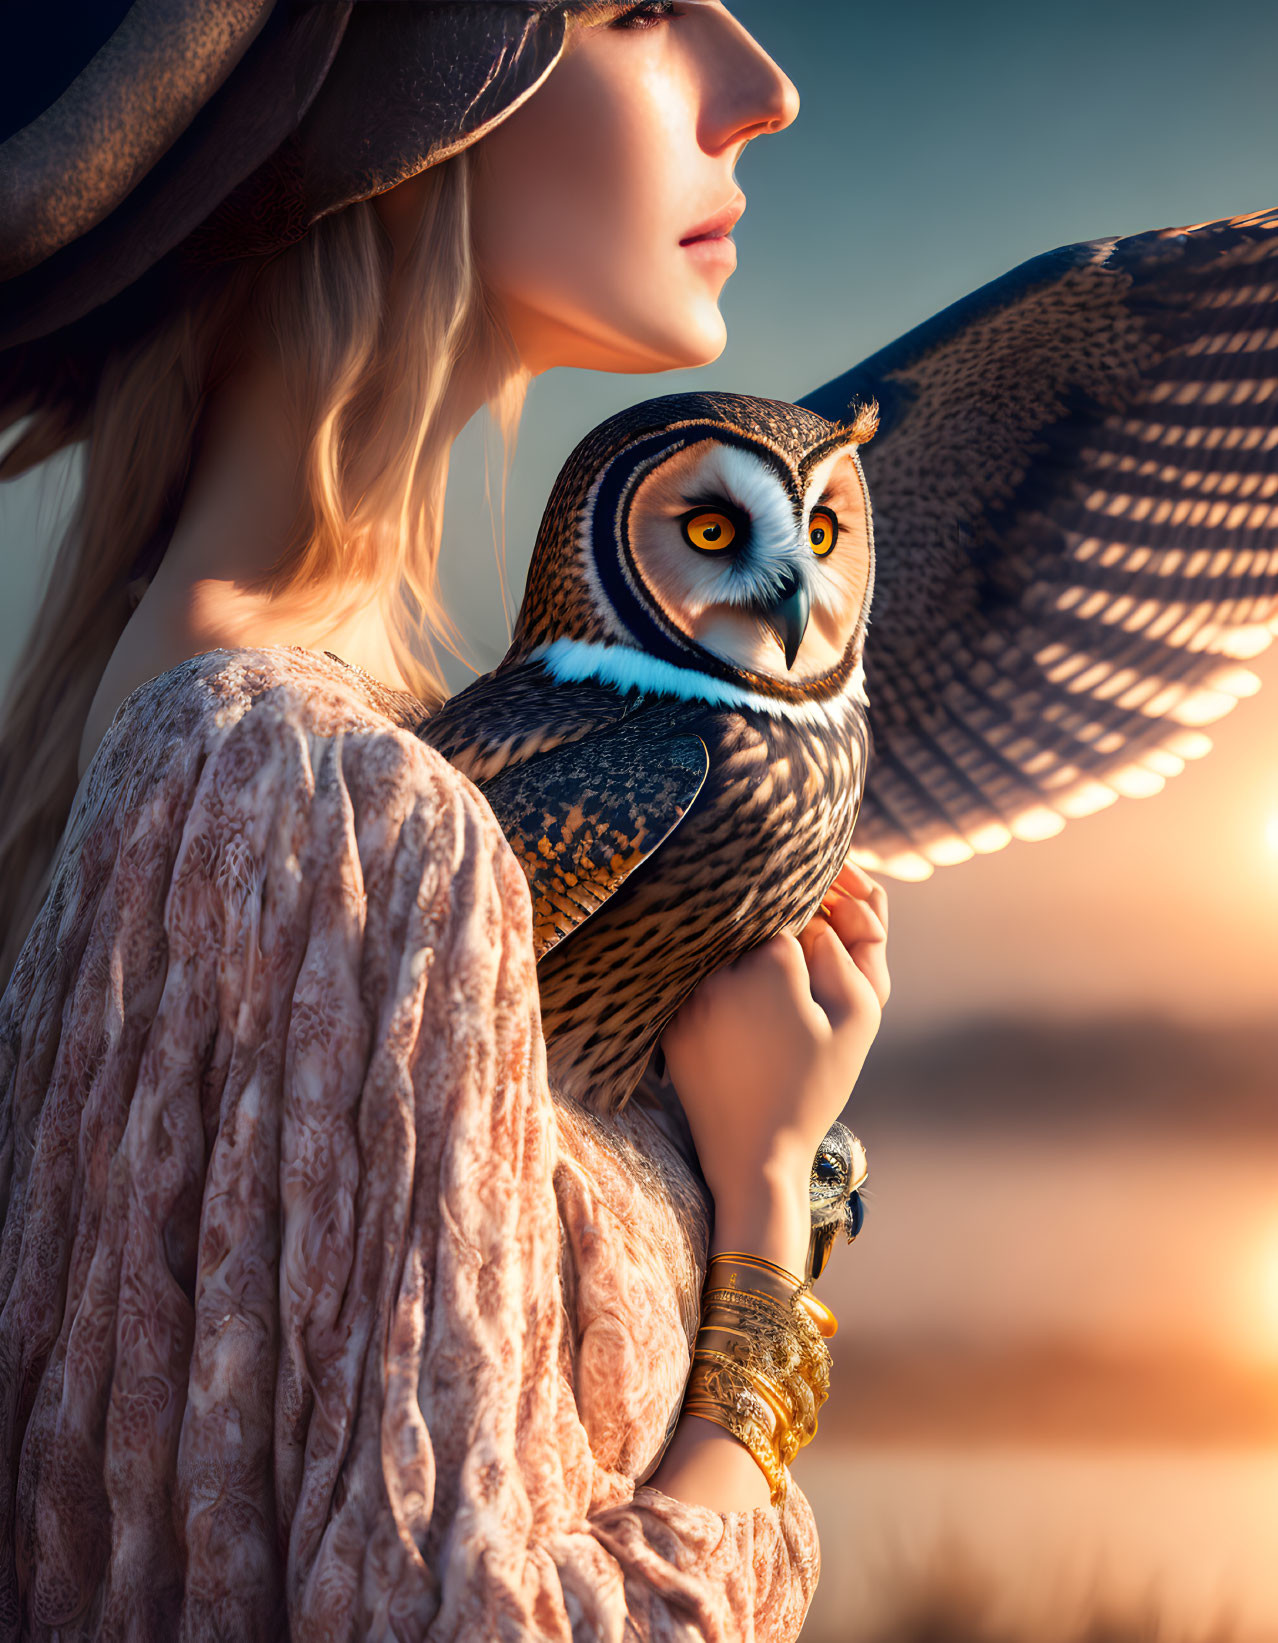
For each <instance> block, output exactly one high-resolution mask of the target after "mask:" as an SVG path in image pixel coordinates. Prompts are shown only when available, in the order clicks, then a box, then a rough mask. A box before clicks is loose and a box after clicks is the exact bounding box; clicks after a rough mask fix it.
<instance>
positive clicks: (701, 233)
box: [679, 194, 746, 267]
mask: <svg viewBox="0 0 1278 1643" xmlns="http://www.w3.org/2000/svg"><path fill="white" fill-rule="evenodd" d="M745 208H746V201H745V195H744V194H738V195H737V197H736V199H734V200H731V201H730V202H729V203H728V204H727V205H726V206H724V208H723V210H722V211H717V212H716V213H715V215H714V216H713V217H709V218H707V220H706V221H705V222H703V223H702V224H701V225H700V227H698V228H695V229H693V231H692V233H691V234H687V235H685V236H684V238H683V239H681V240H680V241H679V244H680V245H681V246H682V247H683V249H684V250H685V251H688V252H690V253H691V254H692V255H693V256H694V257H696V258H697V260H698V261H699V262H711V263H725V262H726V263H729V264H731V265H732V266H733V267H735V266H736V261H737V248H736V245H735V244H734V243H733V240H732V230H733V228H734V226H735V225H736V224H737V222H739V221H740V218H741V213H742V212H743V211H744V210H745Z"/></svg>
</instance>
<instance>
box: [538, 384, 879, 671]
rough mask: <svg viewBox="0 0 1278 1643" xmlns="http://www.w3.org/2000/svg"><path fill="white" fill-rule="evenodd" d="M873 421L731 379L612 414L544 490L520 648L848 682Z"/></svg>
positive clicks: (865, 587)
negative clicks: (608, 651)
mask: <svg viewBox="0 0 1278 1643" xmlns="http://www.w3.org/2000/svg"><path fill="white" fill-rule="evenodd" d="M874 423H875V413H874V411H873V409H872V408H869V409H867V410H865V411H863V412H861V413H860V414H859V415H858V416H857V417H856V418H855V419H854V420H853V421H852V422H851V423H846V424H842V425H836V424H834V423H830V422H827V421H826V420H825V419H824V418H823V417H819V416H817V415H816V414H815V413H813V412H811V411H807V410H804V409H802V408H801V407H798V406H794V405H785V404H782V403H780V402H778V401H775V400H766V399H750V398H747V397H745V396H743V395H738V394H673V395H669V396H666V397H664V398H661V399H653V400H648V401H646V402H644V403H643V404H641V405H636V406H632V407H631V408H630V409H629V410H627V411H623V412H622V413H621V414H620V415H618V416H615V417H612V418H610V420H609V421H607V422H604V423H602V424H601V425H600V426H599V427H598V428H596V429H595V430H594V431H593V433H591V434H589V435H588V436H587V437H586V439H584V440H583V441H582V443H581V444H580V445H579V446H578V447H577V449H576V450H575V451H574V452H573V454H572V456H571V457H570V458H569V460H568V462H567V463H566V464H565V466H564V469H563V471H562V473H561V474H560V476H559V479H558V481H557V482H556V485H555V489H554V491H553V492H552V494H551V499H550V502H549V504H548V506H547V509H546V514H545V518H544V519H543V521H542V527H541V532H540V534H539V536H538V539H537V546H536V550H535V552H534V555H533V562H532V566H531V568H530V571H529V577H528V589H527V593H526V595H525V599H524V605H523V608H522V610H521V612H520V620H519V627H518V629H517V631H516V635H515V645H514V647H513V648H514V651H515V652H516V653H518V654H520V655H524V656H526V655H528V654H529V653H530V652H533V651H536V650H539V649H545V648H547V647H549V646H551V645H555V646H556V650H557V651H558V652H563V651H564V648H565V645H569V644H572V643H574V642H575V643H576V644H577V645H578V646H589V647H599V646H607V647H620V648H621V649H623V650H626V649H628V650H632V651H634V652H637V653H638V654H639V655H640V656H642V657H646V658H649V659H651V660H653V661H655V662H657V663H658V664H666V665H673V666H674V667H676V668H682V669H685V670H687V669H691V670H694V671H696V672H698V673H701V674H709V675H710V676H712V677H715V676H717V677H719V678H729V679H732V680H735V681H738V682H740V683H743V684H746V685H748V686H749V688H750V689H752V690H754V691H760V692H763V693H764V694H768V695H774V696H782V697H785V696H796V697H799V698H805V697H811V696H814V695H821V694H824V693H825V692H826V691H827V690H831V689H836V688H841V686H842V684H843V682H844V681H845V680H846V678H847V676H848V674H849V672H850V671H851V669H852V668H853V667H855V665H856V663H857V662H858V661H859V660H860V653H861V647H862V644H863V642H864V635H865V624H866V618H867V616H868V612H869V603H870V595H871V591H872V588H873V582H874V540H873V530H872V526H871V521H870V505H869V496H868V492H867V490H866V485H865V476H864V474H863V472H862V469H861V463H860V459H859V457H858V455H857V449H858V447H859V446H860V445H862V444H864V443H865V441H866V440H867V439H869V438H870V436H871V435H872V434H873V431H874ZM635 677H636V679H638V680H641V679H642V677H643V675H642V673H638V672H637V673H636V674H635Z"/></svg>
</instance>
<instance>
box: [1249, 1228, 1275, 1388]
mask: <svg viewBox="0 0 1278 1643" xmlns="http://www.w3.org/2000/svg"><path fill="white" fill-rule="evenodd" d="M1256 1278H1257V1280H1258V1282H1257V1285H1256V1290H1255V1291H1254V1293H1255V1296H1256V1300H1257V1302H1258V1305H1257V1308H1256V1318H1255V1340H1256V1344H1257V1346H1258V1347H1259V1348H1260V1351H1261V1354H1262V1355H1263V1356H1264V1357H1265V1358H1267V1359H1272V1360H1273V1361H1274V1362H1275V1363H1278V1222H1276V1223H1275V1224H1274V1225H1273V1226H1272V1227H1270V1229H1269V1232H1268V1235H1267V1236H1266V1238H1265V1240H1264V1243H1263V1244H1262V1246H1261V1250H1260V1258H1259V1260H1258V1262H1257V1263H1256Z"/></svg>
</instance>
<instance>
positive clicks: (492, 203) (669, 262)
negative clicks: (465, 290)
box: [473, 0, 799, 372]
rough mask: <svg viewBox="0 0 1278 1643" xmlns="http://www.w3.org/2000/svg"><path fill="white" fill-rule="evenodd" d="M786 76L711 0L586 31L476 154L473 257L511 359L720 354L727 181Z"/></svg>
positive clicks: (732, 258) (792, 99)
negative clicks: (507, 338)
mask: <svg viewBox="0 0 1278 1643" xmlns="http://www.w3.org/2000/svg"><path fill="white" fill-rule="evenodd" d="M798 106H799V99H798V93H797V92H796V91H795V89H794V86H793V85H792V84H791V83H790V81H789V80H788V79H787V78H786V76H785V75H784V74H783V73H782V72H781V70H780V69H779V68H778V67H777V65H776V64H775V63H774V62H773V61H772V59H771V58H770V57H769V56H768V55H767V53H766V52H764V51H763V49H762V48H761V47H760V46H759V45H758V44H757V43H756V42H755V41H754V39H753V38H752V37H751V36H750V35H749V34H748V33H747V32H746V30H745V29H744V28H743V27H742V26H741V24H740V23H738V22H737V21H736V20H735V18H733V17H732V16H731V15H730V13H729V12H728V11H726V10H725V9H724V7H723V6H722V5H721V4H719V3H718V0H647V3H645V4H642V5H638V6H632V7H630V8H629V9H628V10H626V11H624V12H622V13H621V14H620V15H619V16H617V17H614V18H613V19H612V20H610V21H607V22H603V23H598V24H595V25H594V26H592V27H589V28H582V29H580V30H579V31H577V32H576V33H575V34H574V35H572V36H571V37H570V42H569V47H568V50H567V51H566V52H565V54H564V57H563V59H562V60H561V61H560V62H559V64H558V65H557V66H556V67H555V69H554V70H553V71H552V72H551V74H550V76H549V78H548V79H547V80H546V82H545V84H544V85H543V86H541V87H540V88H539V89H538V91H536V92H535V93H534V95H533V96H532V97H531V98H529V100H528V102H527V103H525V104H524V105H523V107H521V108H519V109H517V110H516V111H515V113H514V114H512V115H511V116H510V117H509V118H508V119H507V120H505V121H504V122H503V123H502V124H501V125H500V126H498V127H497V129H496V130H495V131H494V132H492V133H491V134H490V135H489V136H488V137H486V138H484V139H483V141H482V142H481V143H479V144H478V145H477V148H476V161H477V164H476V166H475V172H474V178H475V184H474V198H473V213H474V230H475V243H476V248H477V252H478V256H479V261H480V266H481V268H482V270H483V274H484V277H485V280H486V282H487V284H488V286H489V288H490V289H491V290H492V291H493V292H494V294H495V295H496V297H497V298H498V300H499V302H500V304H501V306H502V309H503V313H504V316H505V318H506V320H507V323H508V324H509V327H510V330H511V333H512V335H513V337H514V340H515V344H516V347H517V349H518V351H519V354H520V357H521V359H522V360H523V362H524V363H525V365H527V366H528V367H529V369H530V370H532V371H534V372H539V371H544V370H547V369H549V368H550V367H552V366H556V365H570V366H576V367H579V368H582V369H587V370H597V371H660V370H668V369H670V368H671V367H674V366H692V365H703V364H705V363H706V362H708V361H709V360H712V359H715V358H717V357H718V355H719V354H720V352H721V351H722V349H723V345H724V341H725V336H726V333H725V330H724V324H723V319H722V316H721V315H720V313H719V307H718V301H719V294H720V292H721V291H722V289H723V286H724V283H725V282H726V280H727V278H728V276H729V274H730V273H731V272H732V270H733V268H734V267H735V265H736V248H735V246H734V245H733V244H732V241H731V240H730V239H729V238H728V237H727V236H728V234H729V233H730V231H731V228H732V225H733V223H734V222H735V221H736V219H737V217H738V216H739V215H740V213H741V210H742V209H743V208H744V204H745V197H744V195H743V194H742V193H741V190H740V189H739V188H738V187H737V185H736V183H735V181H734V180H733V170H734V167H735V166H736V163H737V160H738V159H739V157H740V155H741V151H742V149H743V148H744V147H745V145H746V143H747V142H748V141H749V140H750V139H751V138H752V137H757V136H759V135H761V134H762V133H764V132H768V131H780V130H781V129H782V128H783V127H785V126H787V125H789V124H790V122H791V121H792V120H793V119H794V117H795V115H796V114H797V112H798Z"/></svg>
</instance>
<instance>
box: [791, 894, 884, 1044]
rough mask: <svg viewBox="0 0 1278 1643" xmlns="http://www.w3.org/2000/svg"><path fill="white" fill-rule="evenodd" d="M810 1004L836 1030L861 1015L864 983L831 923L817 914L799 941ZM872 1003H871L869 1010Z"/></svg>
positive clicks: (864, 1003) (863, 1001)
mask: <svg viewBox="0 0 1278 1643" xmlns="http://www.w3.org/2000/svg"><path fill="white" fill-rule="evenodd" d="M799 944H800V946H801V947H802V951H803V957H804V959H805V960H806V962H807V981H808V987H809V988H810V990H811V993H812V998H813V1000H814V1001H815V1002H816V1003H817V1004H818V1005H820V1007H821V1009H822V1010H823V1011H824V1012H825V1014H826V1016H827V1017H828V1018H829V1021H830V1025H831V1026H832V1027H834V1028H835V1029H836V1030H837V1029H838V1028H840V1027H842V1026H843V1025H844V1024H845V1023H847V1022H849V1021H851V1020H853V1019H854V1018H855V1017H857V1016H858V1015H860V1014H863V1013H864V1011H865V1008H866V996H865V981H864V978H863V976H862V973H861V970H860V968H859V967H858V965H857V964H856V961H855V959H854V958H853V957H852V955H851V954H850V953H849V951H848V949H847V948H846V947H845V946H844V945H843V942H842V941H841V940H840V938H839V937H838V935H837V934H836V933H835V930H834V927H833V926H832V925H831V923H830V921H829V920H828V919H826V918H825V917H823V916H822V914H820V913H818V914H817V916H816V917H815V918H814V919H813V920H812V922H811V923H810V924H809V925H808V926H807V928H806V929H805V930H804V931H803V933H802V935H801V936H800V937H799ZM872 1005H873V1001H871V1007H872Z"/></svg>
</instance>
